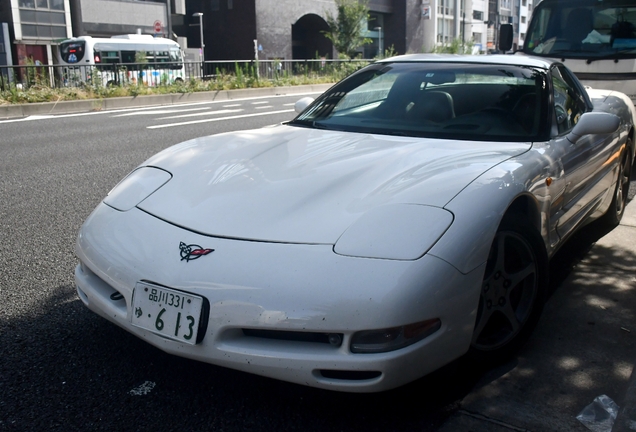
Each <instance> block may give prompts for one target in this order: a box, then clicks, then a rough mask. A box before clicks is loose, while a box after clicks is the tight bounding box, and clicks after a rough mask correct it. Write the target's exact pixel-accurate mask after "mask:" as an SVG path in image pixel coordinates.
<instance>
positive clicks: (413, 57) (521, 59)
mask: <svg viewBox="0 0 636 432" xmlns="http://www.w3.org/2000/svg"><path fill="white" fill-rule="evenodd" d="M385 62H390V63H395V62H435V63H473V64H503V65H511V66H530V67H536V68H541V69H549V68H550V66H551V65H552V64H553V63H554V60H550V59H544V58H539V57H532V56H527V55H503V54H492V55H457V54H407V55H401V56H396V57H390V58H387V59H382V60H379V63H385Z"/></svg>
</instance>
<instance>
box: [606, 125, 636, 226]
mask: <svg viewBox="0 0 636 432" xmlns="http://www.w3.org/2000/svg"><path fill="white" fill-rule="evenodd" d="M631 147H632V140H631V139H630V138H628V139H627V142H626V143H625V151H623V154H622V155H621V163H620V166H619V172H618V179H617V180H616V188H615V189H614V196H613V197H612V203H611V204H610V206H609V209H607V212H606V213H605V214H604V215H603V216H601V221H602V223H603V224H604V225H605V226H607V227H608V228H614V227H615V226H616V225H618V224H619V223H620V222H621V219H623V214H625V206H626V205H627V198H628V196H627V195H628V193H629V184H630V177H631V175H632V161H633V160H632V155H631V150H630V149H631Z"/></svg>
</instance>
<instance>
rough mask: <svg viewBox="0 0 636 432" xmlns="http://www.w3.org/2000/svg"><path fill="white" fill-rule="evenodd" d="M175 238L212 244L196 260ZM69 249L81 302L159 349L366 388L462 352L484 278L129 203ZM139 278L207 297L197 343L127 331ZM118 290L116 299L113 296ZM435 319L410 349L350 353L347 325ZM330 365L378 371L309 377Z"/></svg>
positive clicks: (104, 214) (101, 210) (425, 261)
mask: <svg viewBox="0 0 636 432" xmlns="http://www.w3.org/2000/svg"><path fill="white" fill-rule="evenodd" d="M126 227H127V228H126ZM156 232H161V233H162V235H161V236H156V235H154V234H153V233H156ZM181 241H185V242H191V243H198V244H202V245H204V246H205V247H211V248H214V249H215V251H214V252H213V253H211V254H210V255H208V256H206V257H204V258H201V259H199V260H195V261H192V262H185V261H181V260H180V255H179V247H178V246H179V243H180V242H181ZM123 245H126V246H125V247H122V246H123ZM77 251H78V255H79V258H80V260H81V262H82V263H83V264H82V265H80V266H78V267H77V269H76V273H75V278H76V282H77V285H78V293H79V296H80V298H81V299H82V301H83V302H84V303H85V304H86V305H87V306H88V307H89V308H90V309H91V310H93V311H95V312H96V313H98V314H100V315H101V316H102V317H104V318H106V319H108V320H110V321H112V322H114V323H115V324H118V325H119V326H121V327H123V328H125V329H126V330H127V331H129V332H131V333H133V334H135V335H137V336H139V337H140V338H142V339H144V340H146V341H147V342H149V343H151V344H153V345H155V346H157V347H159V348H161V349H162V350H165V351H167V352H171V353H174V354H178V355H180V356H185V357H189V358H192V359H196V360H200V361H205V362H211V363H214V364H218V365H221V366H228V367H232V368H234V369H239V370H244V371H248V372H251V373H257V374H262V375H266V376H271V377H274V378H278V379H282V380H286V381H291V382H296V383H299V384H309V385H312V386H315V387H321V388H327V389H340V390H347V391H365V392H368V391H381V390H386V389H389V388H392V387H395V386H398V385H401V384H404V383H407V382H409V381H412V380H413V379H416V378H418V377H420V376H422V375H424V374H426V373H429V372H431V371H433V370H435V369H437V368H439V367H441V366H442V365H444V364H446V363H448V362H449V361H452V360H453V359H455V358H457V357H459V356H460V355H462V354H463V353H465V352H466V350H467V349H468V346H469V344H470V338H471V335H472V329H473V326H474V320H475V313H476V304H477V297H478V296H479V286H480V284H481V276H482V273H483V268H478V269H476V270H475V271H474V272H472V273H471V274H469V275H463V274H461V273H460V272H458V271H457V270H456V269H455V268H453V267H452V266H450V265H449V264H447V263H445V262H444V261H442V260H439V259H437V258H435V257H430V256H425V257H423V258H421V259H419V260H416V261H392V260H377V259H375V260H370V259H360V258H352V257H345V256H340V255H337V254H334V253H333V251H332V247H331V246H326V245H288V244H276V243H265V242H251V241H239V240H228V239H220V238H211V237H208V236H201V235H198V234H194V233H188V232H185V231H184V230H182V229H180V228H178V227H175V226H172V225H170V224H166V223H165V222H162V221H160V220H159V219H156V218H153V217H148V215H147V214H145V213H144V212H142V211H140V210H137V209H133V210H130V211H128V212H119V211H117V210H114V209H112V208H110V207H108V206H106V205H104V204H101V205H100V206H99V207H98V208H97V209H96V210H95V212H93V214H92V215H91V216H90V217H89V218H88V220H87V221H86V223H85V225H84V228H83V229H82V232H81V233H80V235H79V237H78V243H77ZM114 251H117V252H116V253H114ZM282 263H284V265H283V266H282V267H281V264H282ZM308 263H309V264H308ZM282 268H284V269H286V270H284V271H285V274H284V277H281V276H282V275H281V274H280V272H281V271H283V270H281V269H282ZM345 268H346V269H347V271H343V269H345ZM300 270H302V271H300ZM140 280H146V281H149V282H157V283H161V284H162V285H165V286H167V287H170V288H174V289H179V290H183V291H187V292H190V293H194V294H199V295H202V296H205V297H206V298H207V299H208V300H209V302H210V319H209V324H208V328H207V332H206V335H205V338H204V339H203V341H202V342H201V343H200V344H197V345H187V344H184V343H181V342H177V341H172V340H168V339H165V338H163V337H161V336H158V335H155V334H153V333H151V332H148V331H145V330H142V329H139V328H137V327H131V326H130V318H129V316H130V314H132V310H131V309H130V304H131V297H132V290H133V288H134V286H135V284H136V283H137V281H140ZM115 292H119V293H121V294H122V295H123V297H124V298H123V299H122V300H119V301H113V300H111V299H110V295H111V294H113V293H115ZM303 305H306V306H303ZM414 305H417V308H414V307H413V306H414ZM435 317H439V318H441V320H442V323H443V325H442V328H441V329H440V330H439V331H438V332H436V333H435V334H434V335H433V336H431V337H429V338H427V339H425V340H423V341H420V342H418V343H416V344H414V345H411V346H409V347H407V348H404V349H401V350H398V351H393V352H388V353H379V354H353V353H351V352H349V351H348V345H349V344H348V342H349V338H350V336H351V334H352V333H353V332H355V331H358V330H363V329H370V328H384V327H392V326H396V325H402V324H403V323H404V322H418V321H421V320H423V319H428V318H435ZM242 328H259V329H263V328H264V329H267V328H272V329H276V330H283V329H286V330H296V331H316V332H341V333H343V334H344V338H345V340H344V342H343V344H342V346H341V347H340V348H335V347H332V346H330V345H328V344H327V345H321V344H313V343H304V344H302V346H299V344H295V343H291V342H286V341H279V340H268V339H257V338H250V337H246V336H244V335H243V334H242V332H241V329H242ZM334 365H338V366H337V369H341V368H349V369H351V370H366V371H380V372H382V375H381V376H380V377H378V378H376V379H371V380H361V381H344V380H333V379H328V378H325V377H322V376H320V374H319V373H318V372H317V371H318V370H320V369H327V370H329V369H334Z"/></svg>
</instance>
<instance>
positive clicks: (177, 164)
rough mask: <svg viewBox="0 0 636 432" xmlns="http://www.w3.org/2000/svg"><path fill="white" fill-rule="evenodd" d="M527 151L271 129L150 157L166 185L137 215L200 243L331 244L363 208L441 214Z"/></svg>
mask: <svg viewBox="0 0 636 432" xmlns="http://www.w3.org/2000/svg"><path fill="white" fill-rule="evenodd" d="M529 148H530V144H529V143H501V142H499V143H496V142H495V143H493V142H474V141H448V140H433V139H425V138H408V137H393V136H382V135H369V134H357V133H345V132H334V131H324V130H312V129H305V128H298V127H292V126H285V125H281V126H278V127H274V128H264V129H259V130H252V131H244V132H236V133H232V134H223V135H216V136H212V137H204V138H199V139H196V140H193V141H189V142H186V143H183V144H180V145H177V146H175V147H172V148H170V149H168V150H166V151H164V152H161V153H159V154H158V155H156V156H154V157H152V158H151V159H149V160H148V161H146V163H145V165H150V166H156V167H159V168H162V169H165V170H166V171H168V172H171V173H172V174H173V176H174V178H173V179H172V180H171V181H170V182H168V183H167V184H166V185H165V186H163V187H162V188H161V189H159V190H158V191H157V192H155V193H154V194H152V195H151V196H149V197H148V198H147V199H146V200H144V201H143V202H142V203H140V204H139V206H138V207H139V208H141V209H142V210H144V211H146V212H148V213H150V214H152V215H155V216H157V217H158V218H160V219H163V220H166V221H168V222H170V223H173V224H176V225H178V226H183V227H188V228H189V229H190V230H192V231H195V232H198V233H201V234H206V235H212V236H222V237H228V238H240V239H250V240H262V241H274V242H285V243H308V244H334V243H335V242H336V241H337V240H338V238H339V237H340V236H341V235H342V233H343V232H344V231H345V230H346V229H347V228H348V227H349V226H350V225H351V224H352V223H353V222H355V220H356V219H358V218H359V217H360V216H362V215H363V214H364V213H365V212H367V211H368V210H370V209H372V208H375V207H378V206H381V205H386V204H395V203H407V204H424V205H429V206H437V207H443V206H444V205H445V204H446V203H447V202H448V201H450V200H451V199H452V198H453V197H454V196H455V195H457V194H458V193H459V192H460V191H461V190H462V189H463V188H464V187H466V185H467V184H469V183H470V182H471V181H472V180H474V179H475V178H476V177H478V176H479V175H480V174H482V173H483V172H484V171H486V170H488V169H490V168H491V167H493V166H494V165H496V164H498V163H500V162H502V161H504V160H506V159H509V158H511V157H513V156H515V155H518V154H520V153H523V152H525V151H527V150H528V149H529ZM423 191H426V193H422V192H423ZM239 192H240V193H239ZM168 197H169V198H168Z"/></svg>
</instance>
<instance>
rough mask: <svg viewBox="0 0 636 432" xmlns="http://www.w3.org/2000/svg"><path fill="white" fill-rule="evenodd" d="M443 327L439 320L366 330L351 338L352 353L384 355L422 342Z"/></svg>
mask: <svg viewBox="0 0 636 432" xmlns="http://www.w3.org/2000/svg"><path fill="white" fill-rule="evenodd" d="M441 326H442V321H440V320H439V319H438V318H436V319H431V320H426V321H422V322H419V323H415V324H409V325H405V326H402V327H392V328H387V329H380V330H365V331H361V332H358V333H355V334H354V335H353V336H352V337H351V352H354V353H382V352H387V351H395V350H396V349H400V348H404V347H406V346H409V345H412V344H414V343H415V342H417V341H421V340H422V339H424V338H425V337H427V336H430V335H432V334H433V333H435V332H436V331H437V330H439V329H440V327H441Z"/></svg>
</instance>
